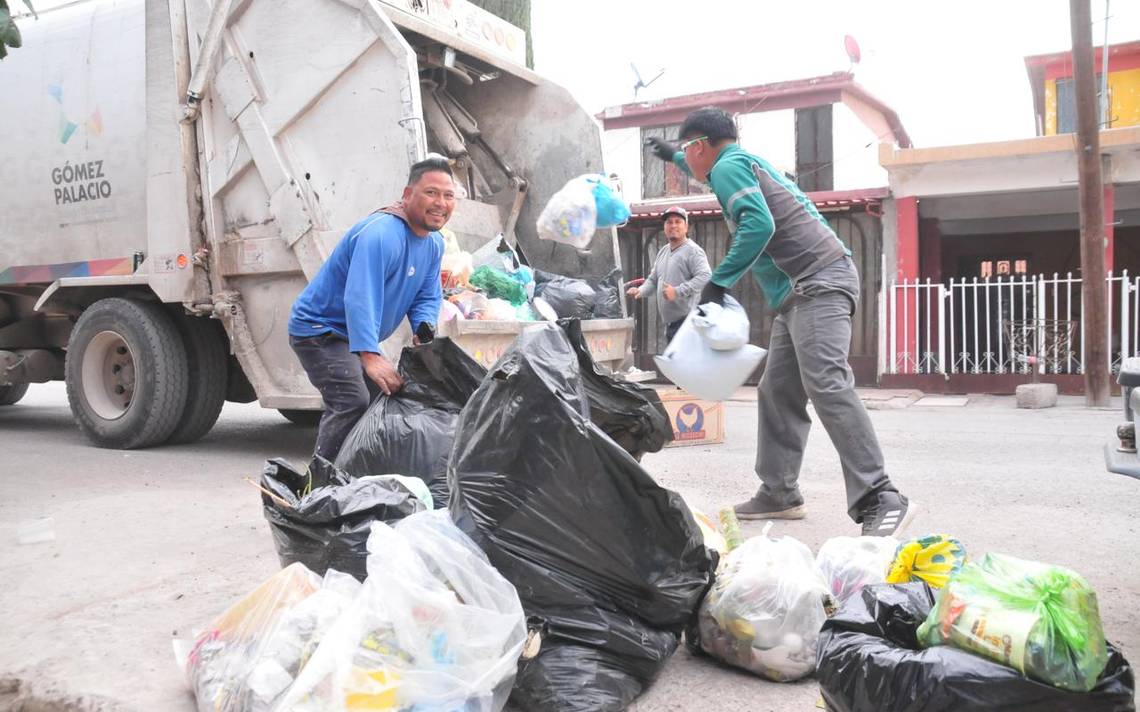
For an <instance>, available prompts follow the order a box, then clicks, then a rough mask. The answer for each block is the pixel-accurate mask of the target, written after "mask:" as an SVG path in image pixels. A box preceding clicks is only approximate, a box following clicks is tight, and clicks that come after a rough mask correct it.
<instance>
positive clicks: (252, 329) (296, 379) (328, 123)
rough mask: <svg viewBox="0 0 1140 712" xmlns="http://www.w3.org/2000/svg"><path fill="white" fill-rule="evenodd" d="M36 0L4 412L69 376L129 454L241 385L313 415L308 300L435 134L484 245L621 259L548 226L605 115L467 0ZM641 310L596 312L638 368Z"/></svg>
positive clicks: (15, 81)
mask: <svg viewBox="0 0 1140 712" xmlns="http://www.w3.org/2000/svg"><path fill="white" fill-rule="evenodd" d="M36 5H37V9H39V10H40V13H39V18H38V19H33V18H31V17H24V18H22V19H20V20H19V22H20V26H21V31H22V33H23V35H24V46H23V47H22V48H20V49H17V50H15V51H13V52H12V53H11V54H10V55H9V57H8V58H7V59H6V60H4V61H2V62H0V96H2V97H3V103H2V105H0V136H2V137H3V139H2V140H3V147H4V148H3V158H2V160H0V404H2V405H10V404H12V403H15V402H16V401H18V400H19V399H20V398H21V396H22V395H23V394H24V392H25V391H26V389H27V384H29V383H43V382H47V381H53V380H63V381H64V382H65V383H66V386H67V395H68V399H69V402H70V405H71V409H72V411H73V413H74V416H75V419H76V421H77V423H78V425H79V427H80V429H81V430H82V432H83V433H84V434H85V435H86V436H87V437H88V438H89V439H90V440H91V441H92V442H94V443H95V444H97V445H99V446H103V447H113V448H138V447H147V446H153V445H158V444H161V443H185V442H190V441H193V440H195V439H197V438H199V437H201V436H202V435H203V434H205V433H206V432H207V431H208V430H209V429H210V428H211V427H212V426H213V424H214V422H215V421H216V420H217V417H218V414H219V411H220V410H221V408H222V405H223V403H224V402H225V401H226V400H230V401H238V402H250V401H253V400H257V401H258V402H259V403H260V404H261V405H262V406H263V407H266V408H274V409H278V410H280V411H281V412H282V414H283V415H285V416H286V417H288V418H290V419H291V420H297V421H304V420H309V421H312V420H313V418H312V416H313V415H314V414H316V413H318V412H319V410H320V408H321V401H320V397H319V395H318V394H317V392H316V391H315V390H314V389H313V388H312V386H311V385H310V384H309V382H308V380H307V378H306V377H305V374H304V371H303V370H302V369H301V367H300V364H299V363H298V362H297V361H296V359H295V357H294V355H293V353H292V351H291V349H290V348H289V345H288V338H287V332H286V323H287V320H288V316H289V310H290V307H291V305H292V303H293V300H294V298H295V297H296V295H297V294H298V293H299V292H300V291H301V289H303V288H304V286H305V284H306V283H307V282H308V280H309V279H311V278H312V277H313V276H314V275H315V273H316V271H317V270H318V269H319V268H320V266H321V264H322V263H323V261H324V260H325V258H326V257H327V256H328V255H329V254H330V252H331V250H332V248H333V247H334V246H335V245H336V243H337V241H338V240H339V239H340V238H341V237H342V235H343V234H344V232H345V230H346V229H347V228H348V227H350V226H351V225H352V224H354V223H355V222H356V221H357V220H359V219H360V218H362V217H364V216H365V215H367V214H368V213H370V212H372V211H374V210H376V209H378V208H380V207H382V206H384V205H387V204H389V203H391V202H393V201H394V200H396V199H398V197H399V195H400V193H401V191H402V189H403V186H404V184H405V182H406V179H407V173H408V169H409V167H410V166H411V164H412V163H414V162H415V161H417V160H419V159H422V158H423V157H424V156H426V155H427V153H428V152H429V151H434V152H439V153H443V154H445V155H447V156H448V157H449V158H451V159H452V160H453V163H454V165H455V167H456V175H457V179H458V181H459V182H460V184H461V185H462V186H463V189H464V194H465V196H466V197H465V198H463V199H461V200H460V201H459V204H458V206H457V208H456V210H455V213H454V217H453V218H452V221H451V222H450V223H449V227H450V228H451V229H452V230H453V231H454V232H455V234H456V235H457V237H458V241H459V243H460V246H461V247H462V248H463V249H467V250H474V249H475V248H476V247H478V246H481V245H484V244H486V243H487V242H488V240H490V239H492V238H494V237H495V236H497V235H499V234H500V233H502V235H503V236H504V237H505V239H506V241H507V243H508V244H511V245H513V246H515V247H516V248H517V249H518V251H519V252H521V253H522V255H523V257H524V258H525V259H526V261H527V262H528V263H529V264H530V265H531V266H533V267H535V268H538V269H541V270H546V271H549V272H554V273H559V274H565V275H571V276H575V277H584V278H595V279H596V278H599V277H601V276H602V275H604V274H606V273H607V272H609V271H610V270H612V269H613V267H614V265H615V264H617V263H618V262H619V260H620V257H619V251H618V250H617V249H616V247H617V246H616V241H615V239H614V233H613V231H612V230H610V231H606V232H605V233H604V234H603V233H601V232H599V234H598V235H597V236H596V237H595V239H594V241H593V244H592V246H591V248H590V249H589V250H588V251H578V250H575V249H573V248H571V247H568V246H565V245H560V244H555V243H549V242H540V241H539V240H538V239H537V235H536V231H535V220H536V218H537V216H538V214H539V212H540V211H541V210H542V207H543V206H544V204H545V202H546V200H547V199H549V197H550V196H551V195H553V193H554V192H555V191H557V190H558V189H559V188H560V187H561V186H562V185H563V184H564V183H565V182H566V181H567V180H569V179H570V178H572V177H573V176H575V175H579V174H582V173H600V172H602V156H601V141H600V134H599V128H598V126H597V124H596V122H595V121H594V119H593V118H592V117H590V116H589V115H588V114H586V113H585V112H584V111H583V110H582V109H581V107H580V106H579V105H578V104H577V102H576V101H575V100H574V99H573V98H572V97H571V96H570V94H569V93H568V92H567V91H566V90H565V89H563V88H561V87H559V86H557V85H555V84H553V83H551V82H549V81H547V80H545V79H543V78H542V77H540V76H539V75H537V74H535V73H534V72H533V71H531V70H529V69H527V67H526V66H525V41H526V37H525V34H524V33H523V32H522V31H521V30H520V29H519V28H517V27H514V26H512V25H510V24H508V23H507V22H505V21H503V20H501V19H500V18H498V17H495V16H493V15H491V14H490V13H487V12H484V11H482V10H480V9H479V8H477V7H475V6H473V5H471V4H469V3H467V2H466V0H386V1H383V2H382V1H380V0H79V1H77V2H61V3H57V5H58V6H57V7H50V5H51V2H50V0H41V1H40V2H38V3H36ZM623 313H624V312H623ZM631 327H632V324H631V322H630V321H629V320H628V319H624V318H623V319H609V320H600V321H599V322H597V323H594V324H590V325H589V328H588V329H587V335H588V337H589V340H590V343H591V348H593V349H594V351H595V357H597V358H598V360H600V361H607V362H611V363H616V362H620V361H621V360H622V358H623V357H625V355H626V352H627V351H628V349H629V337H630V333H631V331H632V328H631ZM486 328H491V326H490V325H488V327H484V330H486ZM511 328H512V327H509V326H508V327H503V326H502V325H499V326H497V327H494V328H493V330H494V331H495V333H496V334H497V335H498V336H499V338H500V340H501V337H502V334H503V333H506V332H510V331H511ZM461 331H462V330H461ZM467 331H470V332H472V337H471V338H475V339H485V338H486V335H485V334H481V332H480V330H479V329H474V330H467ZM462 338H463V337H462V335H460V336H457V339H459V340H461V339H462ZM507 338H508V340H509V338H510V337H509V335H508V337H507ZM394 339H395V340H396V344H395V345H396V346H397V347H398V346H399V343H398V341H399V338H398V337H394ZM385 346H386V347H388V346H391V344H385ZM486 352H487V353H488V354H493V353H495V351H494V350H493V349H487V350H486ZM389 353H390V355H398V354H392V353H391V352H390V350H389ZM482 353H483V352H482V351H480V354H482Z"/></svg>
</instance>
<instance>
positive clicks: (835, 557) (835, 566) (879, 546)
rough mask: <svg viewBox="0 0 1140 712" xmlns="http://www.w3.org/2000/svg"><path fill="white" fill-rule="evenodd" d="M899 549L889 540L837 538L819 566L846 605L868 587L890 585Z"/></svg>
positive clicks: (818, 556) (825, 550)
mask: <svg viewBox="0 0 1140 712" xmlns="http://www.w3.org/2000/svg"><path fill="white" fill-rule="evenodd" d="M897 547H898V541H896V540H895V539H894V538H893V537H889V536H859V537H850V536H837V537H832V538H831V539H828V540H827V541H825V542H824V543H823V546H821V547H820V548H819V553H818V554H816V557H815V563H816V565H817V566H818V567H819V572H820V573H821V574H822V575H823V580H824V581H826V582H827V585H828V586H829V587H830V589H831V595H833V596H835V599H836V600H837V601H838V602H839V604H840V605H842V604H843V602H844V601H846V600H847V599H848V598H850V597H851V596H853V595H855V594H856V593H858V592H859V591H860V590H861V589H862V588H863V587H864V586H867V585H869V584H875V583H884V582H886V580H887V570H888V569H889V568H890V566H891V561H892V560H893V559H894V556H895V549H896V548H897Z"/></svg>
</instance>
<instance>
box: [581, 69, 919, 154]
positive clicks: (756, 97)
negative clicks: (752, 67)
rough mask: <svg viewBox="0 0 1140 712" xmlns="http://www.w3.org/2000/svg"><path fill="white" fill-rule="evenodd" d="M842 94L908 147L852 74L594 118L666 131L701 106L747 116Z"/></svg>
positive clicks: (893, 116) (832, 100) (835, 99)
mask: <svg viewBox="0 0 1140 712" xmlns="http://www.w3.org/2000/svg"><path fill="white" fill-rule="evenodd" d="M844 92H849V93H851V94H852V95H854V96H855V97H856V98H858V99H861V100H862V101H863V102H865V103H867V104H868V105H870V106H871V107H872V108H874V109H875V110H876V111H878V112H879V113H880V114H882V116H883V118H884V120H885V121H886V122H887V125H888V126H890V128H891V130H892V132H893V133H894V139H895V141H896V143H898V145H899V146H900V147H901V148H910V147H911V141H910V136H909V135H908V134H907V132H906V129H905V128H903V125H902V121H901V120H900V119H899V117H898V114H897V113H895V111H894V109H892V108H890V107H889V106H887V104H886V103H884V102H883V101H881V100H880V99H878V98H877V97H875V96H874V95H873V94H871V93H870V92H868V91H867V90H866V89H864V88H863V87H862V86H860V85H859V84H857V83H856V82H855V75H853V74H851V73H850V72H835V73H834V74H828V75H825V76H822V77H812V78H809V79H797V80H795V81H789V82H777V83H774V84H758V85H755V86H750V87H742V88H738V89H722V90H719V91H711V92H702V93H699V94H687V95H684V96H673V97H669V98H667V99H660V100H656V101H645V102H636V103H632V104H622V105H621V106H611V107H609V108H607V109H605V110H604V111H601V112H599V113H598V114H596V117H597V118H598V120H600V121H601V122H602V127H603V128H604V129H606V130H612V129H623V128H635V127H645V126H665V125H669V124H676V123H680V122H681V121H682V120H683V119H684V118H685V116H686V115H688V113H689V112H690V111H693V110H694V109H699V108H701V107H702V106H709V105H716V106H719V107H721V108H722V109H724V110H725V111H729V112H734V113H743V114H751V113H759V112H764V111H777V110H781V109H799V108H806V107H811V106H821V105H824V104H836V103H841V102H842V101H843V93H844Z"/></svg>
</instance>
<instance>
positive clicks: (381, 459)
mask: <svg viewBox="0 0 1140 712" xmlns="http://www.w3.org/2000/svg"><path fill="white" fill-rule="evenodd" d="M399 372H400V376H401V377H402V378H403V379H404V387H403V388H401V389H400V390H399V391H397V392H396V393H395V394H393V395H391V396H386V395H383V394H381V395H380V396H379V397H378V398H377V399H376V400H375V401H373V403H372V405H371V406H369V407H368V411H367V412H366V413H365V414H364V416H363V417H361V419H360V421H359V422H358V423H357V424H356V426H355V427H354V428H353V429H352V431H351V432H350V433H349V434H348V437H347V438H345V440H344V444H343V445H341V448H340V453H339V454H338V455H337V458H336V466H337V467H339V468H340V469H342V470H344V471H345V472H347V473H349V474H350V475H352V476H354V477H364V476H366V475H408V476H409V477H418V478H420V479H422V480H423V481H424V482H426V483H427V485H428V489H430V490H431V496H432V500H433V503H434V505H435V506H436V507H444V506H446V505H447V458H448V456H449V455H450V454H451V441H452V438H453V437H454V436H455V423H456V421H458V420H459V411H461V410H462V409H463V406H464V404H465V403H467V399H468V398H470V397H471V394H472V393H474V392H475V389H476V388H478V387H479V382H480V381H482V380H483V376H485V375H486V373H487V370H486V369H485V368H483V367H482V366H480V365H479V363H478V362H477V361H475V359H473V358H471V357H470V356H468V355H467V354H466V353H464V351H463V349H461V348H459V346H457V345H456V344H455V342H454V341H452V340H451V339H448V338H445V337H440V338H436V339H434V340H433V341H431V342H430V343H427V344H424V345H422V346H410V347H408V348H405V349H404V352H403V354H402V355H401V356H400V365H399Z"/></svg>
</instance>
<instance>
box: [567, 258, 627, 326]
mask: <svg viewBox="0 0 1140 712" xmlns="http://www.w3.org/2000/svg"><path fill="white" fill-rule="evenodd" d="M622 281H623V280H622V275H621V268H620V267H614V268H613V269H612V270H610V273H609V274H607V275H606V276H605V277H602V278H601V279H600V280H599V281H598V282H596V283H595V284H594V285H593V287H594V311H593V317H594V318H595V319H621V318H622V314H621V300H622V292H621V285H622ZM556 311H557V310H556Z"/></svg>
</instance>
